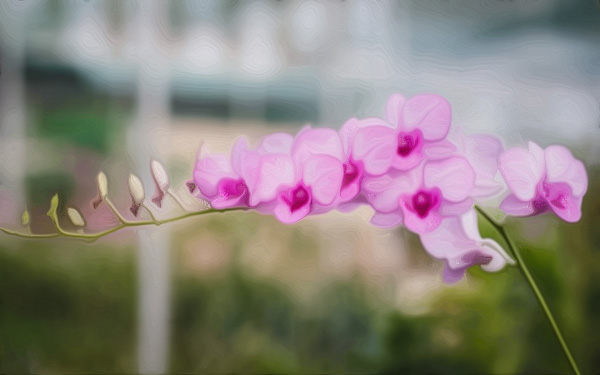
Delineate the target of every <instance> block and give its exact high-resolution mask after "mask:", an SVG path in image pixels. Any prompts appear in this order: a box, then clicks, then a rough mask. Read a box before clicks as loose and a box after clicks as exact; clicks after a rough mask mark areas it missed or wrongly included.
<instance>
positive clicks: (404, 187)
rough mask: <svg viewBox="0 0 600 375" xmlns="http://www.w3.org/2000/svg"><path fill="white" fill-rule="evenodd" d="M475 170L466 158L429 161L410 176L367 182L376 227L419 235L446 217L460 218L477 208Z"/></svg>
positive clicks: (381, 178) (395, 174) (397, 175)
mask: <svg viewBox="0 0 600 375" xmlns="http://www.w3.org/2000/svg"><path fill="white" fill-rule="evenodd" d="M474 181H475V172H474V171H473V168H472V167H471V165H470V164H469V162H467V160H466V159H464V158H462V157H457V156H454V157H450V158H446V159H443V160H436V161H429V162H427V163H425V164H424V165H421V166H419V167H417V168H413V169H411V170H410V171H408V172H396V173H392V172H390V173H388V174H386V175H383V176H380V177H374V178H369V179H365V182H364V183H363V188H364V190H365V191H366V193H367V196H368V199H369V202H370V203H371V205H372V206H373V208H374V209H375V211H376V213H375V215H374V216H373V219H372V221H371V222H372V223H373V224H375V225H378V226H381V227H393V226H396V225H399V224H404V225H405V226H406V227H407V228H408V229H409V230H411V231H413V232H416V233H427V232H431V231H433V230H435V229H436V228H437V227H438V226H439V225H440V223H441V221H442V218H443V217H445V216H453V215H460V214H462V213H464V212H466V211H468V210H469V209H471V207H472V205H473V201H472V200H471V199H470V198H469V194H470V193H471V189H472V188H473V185H474Z"/></svg>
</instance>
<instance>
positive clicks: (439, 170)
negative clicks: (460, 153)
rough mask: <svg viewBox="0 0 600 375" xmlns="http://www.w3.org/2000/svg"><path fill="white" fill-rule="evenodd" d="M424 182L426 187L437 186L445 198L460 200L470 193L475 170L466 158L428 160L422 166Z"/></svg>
mask: <svg viewBox="0 0 600 375" xmlns="http://www.w3.org/2000/svg"><path fill="white" fill-rule="evenodd" d="M424 182H425V186H426V187H427V188H432V187H438V188H439V189H440V190H441V191H442V196H443V197H444V198H445V199H447V200H449V201H451V202H460V201H462V200H464V199H465V198H467V197H468V196H469V194H470V193H471V189H472V188H473V184H474V182H475V172H474V171H473V168H472V167H471V165H470V164H469V162H468V161H467V160H466V159H464V158H462V157H451V158H447V159H444V160H440V161H431V162H428V163H427V164H426V165H425V168H424Z"/></svg>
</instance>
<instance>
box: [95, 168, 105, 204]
mask: <svg viewBox="0 0 600 375" xmlns="http://www.w3.org/2000/svg"><path fill="white" fill-rule="evenodd" d="M96 182H97V185H98V196H97V197H96V198H95V199H94V200H93V201H92V206H93V207H94V208H98V205H100V203H102V201H103V200H104V199H105V198H106V196H107V195H108V181H107V179H106V175H105V174H104V172H102V171H100V173H98V176H96Z"/></svg>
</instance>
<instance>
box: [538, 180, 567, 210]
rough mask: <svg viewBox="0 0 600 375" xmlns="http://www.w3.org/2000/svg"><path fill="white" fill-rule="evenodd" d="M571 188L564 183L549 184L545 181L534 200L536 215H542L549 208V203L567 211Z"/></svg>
mask: <svg viewBox="0 0 600 375" xmlns="http://www.w3.org/2000/svg"><path fill="white" fill-rule="evenodd" d="M568 195H569V187H568V186H567V185H566V184H563V183H554V184H549V183H547V182H546V181H545V180H544V181H543V182H542V183H541V185H540V186H538V195H537V196H536V197H535V199H534V200H533V208H534V209H535V213H536V214H538V213H542V212H544V211H545V210H546V209H547V208H548V203H549V204H551V205H553V206H554V207H557V208H559V209H561V210H565V209H567V207H568V206H569V202H568Z"/></svg>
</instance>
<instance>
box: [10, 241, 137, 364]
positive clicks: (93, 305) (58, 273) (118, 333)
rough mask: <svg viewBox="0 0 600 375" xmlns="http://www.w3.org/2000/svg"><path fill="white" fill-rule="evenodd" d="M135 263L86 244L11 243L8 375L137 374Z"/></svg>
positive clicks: (115, 252) (127, 253)
mask: <svg viewBox="0 0 600 375" xmlns="http://www.w3.org/2000/svg"><path fill="white" fill-rule="evenodd" d="M24 254H26V255H24ZM133 260H134V259H133V257H132V256H131V252H130V251H128V250H127V249H110V248H107V247H106V246H104V247H102V246H89V245H85V244H82V243H81V242H73V241H65V242H60V241H52V242H41V241H26V242H25V241H21V242H18V243H17V242H15V243H12V244H11V243H9V244H7V243H4V244H3V245H2V246H1V247H0V303H1V308H0V327H1V329H0V343H1V346H0V372H2V373H26V372H71V373H90V372H95V373H106V372H110V373H112V372H121V373H125V372H126V373H132V372H135V371H136V362H135V358H134V353H135V351H136V346H135V344H136V340H135V332H136V323H135V322H136V303H135V290H136V283H135V280H136V277H135V267H134V265H135V264H134V262H133Z"/></svg>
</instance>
